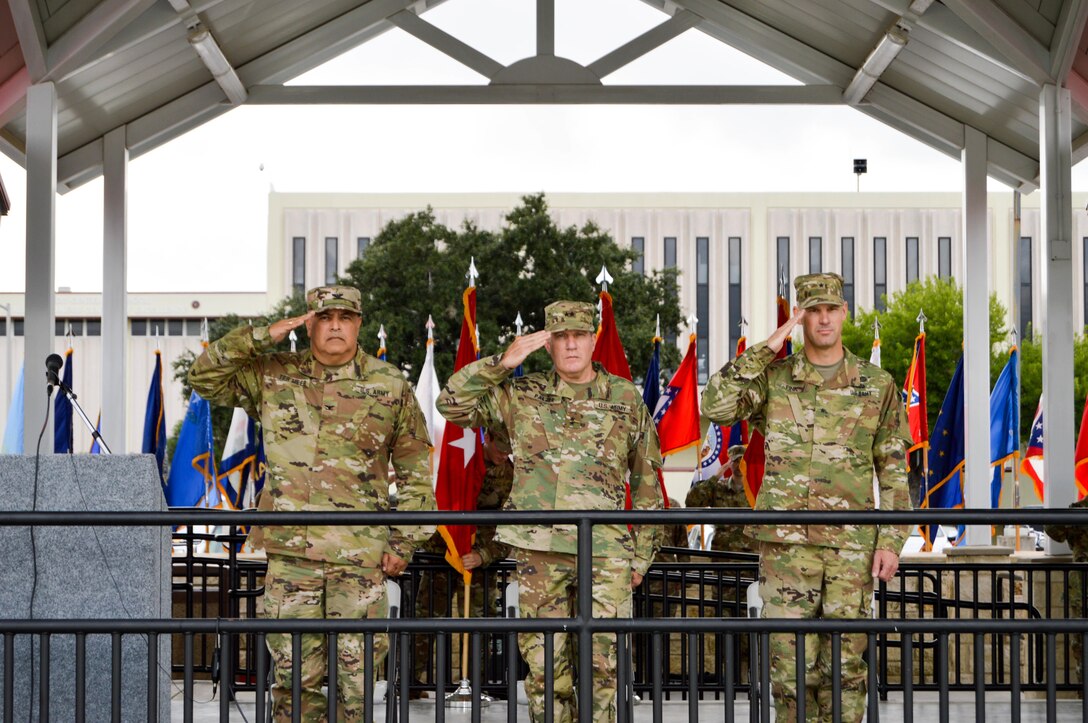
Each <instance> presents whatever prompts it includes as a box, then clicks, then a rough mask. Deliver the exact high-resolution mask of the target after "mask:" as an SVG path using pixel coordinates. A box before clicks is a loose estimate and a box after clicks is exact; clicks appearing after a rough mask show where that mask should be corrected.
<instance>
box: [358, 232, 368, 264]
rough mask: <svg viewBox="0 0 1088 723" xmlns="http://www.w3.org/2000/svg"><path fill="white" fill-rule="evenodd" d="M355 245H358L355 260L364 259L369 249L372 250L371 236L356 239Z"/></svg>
mask: <svg viewBox="0 0 1088 723" xmlns="http://www.w3.org/2000/svg"><path fill="white" fill-rule="evenodd" d="M355 244H356V251H355V258H357V259H361V258H363V254H365V253H366V250H367V249H368V248H370V237H369V236H360V237H359V238H357V239H355Z"/></svg>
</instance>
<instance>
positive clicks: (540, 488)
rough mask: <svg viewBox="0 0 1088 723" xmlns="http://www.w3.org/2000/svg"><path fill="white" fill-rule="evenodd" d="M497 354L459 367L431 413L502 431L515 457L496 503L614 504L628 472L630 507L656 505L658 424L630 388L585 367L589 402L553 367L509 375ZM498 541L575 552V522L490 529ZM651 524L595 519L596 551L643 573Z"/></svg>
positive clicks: (620, 504)
mask: <svg viewBox="0 0 1088 723" xmlns="http://www.w3.org/2000/svg"><path fill="white" fill-rule="evenodd" d="M500 359H501V356H499V355H496V356H492V357H487V358H485V359H481V360H479V361H476V362H473V363H472V364H469V365H467V366H465V367H464V368H463V369H461V370H460V371H458V372H457V373H456V374H454V375H453V376H452V377H450V380H449V382H448V383H447V384H446V388H445V389H443V391H442V394H440V395H439V397H438V409H439V411H440V412H442V415H443V416H444V417H445V418H446V419H448V420H449V421H451V422H453V423H454V424H458V425H461V426H463V427H500V428H503V429H505V430H506V432H507V434H508V436H509V438H510V443H511V445H512V448H513V454H514V481H513V487H512V489H511V492H510V498H509V499H508V500H507V502H506V505H505V507H504V508H503V509H507V510H622V509H624V502H625V497H626V494H625V484H624V482H625V480H626V478H627V474H628V472H630V486H631V500H632V504H633V506H634V507H635V508H636V509H646V510H652V509H661V508H662V507H663V506H664V505H663V498H662V496H661V487H660V485H659V484H658V481H657V470H658V469H659V468H660V466H661V453H660V451H659V448H658V441H657V430H656V429H655V428H654V424H653V419H652V418H651V416H650V413H649V411H647V409H646V405H645V404H644V403H643V401H642V394H641V392H640V391H639V389H638V388H637V387H635V385H634V384H632V383H631V382H629V381H627V380H626V379H623V378H622V377H617V376H613V375H611V374H609V373H608V372H606V371H605V370H604V368H603V367H601V366H600V365H599V364H594V368H595V369H596V371H597V376H596V378H595V380H594V382H593V383H592V385H591V386H590V387H589V398H588V399H583V400H575V399H574V390H573V389H571V387H570V386H569V385H568V384H567V383H566V382H564V381H563V380H562V379H561V378H560V377H559V375H558V374H557V373H556V372H555V371H554V370H552V371H550V372H543V373H536V374H529V375H526V376H523V377H513V376H511V375H512V374H513V372H512V371H511V370H508V369H506V368H505V367H504V366H503V365H502V364H501V363H500ZM497 537H498V539H499V540H501V541H502V542H506V543H508V544H510V545H513V546H515V547H520V548H523V549H528V550H542V551H550V552H558V553H565V554H575V553H577V551H578V550H577V539H578V535H577V528H576V527H575V526H574V525H552V526H543V527H535V526H522V525H503V526H500V527H499V530H498V535H497ZM656 538H657V535H656V531H655V530H654V529H653V527H649V526H648V527H646V528H644V529H642V530H641V534H640V529H639V528H638V527H636V528H634V530H632V531H629V530H628V529H627V526H626V525H594V527H593V554H594V556H595V557H618V558H626V559H630V560H632V563H631V567H632V569H633V570H635V571H636V572H638V573H641V574H645V572H646V570H647V569H649V567H650V563H651V561H652V560H653V558H654V552H655V551H656V549H657V546H658V543H657V539H656Z"/></svg>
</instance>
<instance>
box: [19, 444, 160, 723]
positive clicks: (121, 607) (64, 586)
mask: <svg viewBox="0 0 1088 723" xmlns="http://www.w3.org/2000/svg"><path fill="white" fill-rule="evenodd" d="M39 463H40V464H39V469H38V492H37V497H38V502H37V509H38V510H39V511H52V510H56V511H129V510H140V511H160V510H165V509H166V501H165V499H164V498H163V494H162V487H161V484H160V482H159V475H158V472H157V470H156V469H155V462H154V457H152V456H150V455H129V456H120V455H119V456H109V455H84V454H79V455H42V456H41V458H40V460H39ZM33 492H34V457H32V456H11V455H3V456H0V513H2V512H7V511H15V510H30V509H32V505H33ZM0 550H2V551H3V552H2V553H0V560H2V561H0V618H7V619H24V620H25V619H40V620H45V619H72V618H79V619H84V618H92V619H98V618H110V619H126V620H127V619H147V618H169V617H170V616H171V609H170V581H171V578H170V529H169V528H168V527H39V528H37V529H36V530H35V531H34V539H33V547H32V545H31V530H30V528H28V527H0ZM32 550H33V552H32ZM33 560H36V563H37V587H36V590H34V589H33V588H34V572H33V568H34V566H33V564H32V561H33ZM32 593H33V607H32V606H31V597H32ZM0 625H2V620H0ZM15 640H16V642H15V645H14V652H15V655H14V661H15V663H14V685H13V693H14V696H13V697H14V704H13V706H12V707H13V709H14V719H15V720H17V721H26V720H28V719H29V720H33V721H37V720H39V708H38V702H39V695H40V685H41V680H40V672H39V671H40V662H41V651H40V650H39V640H38V638H37V636H35V637H34V639H33V640H31V639H30V637H29V636H26V635H20V636H17V637H16V638H15ZM3 644H4V642H3V641H0V645H3ZM157 647H158V658H159V660H158V696H157V701H158V705H157V709H158V711H159V719H160V720H162V721H169V720H170V693H171V683H170V664H171V659H170V636H169V635H160V636H159V639H158V646H157ZM75 650H76V638H75V635H70V634H63V635H62V634H55V635H51V636H50V640H49V688H48V691H49V697H48V699H49V703H48V705H49V718H50V719H52V720H74V718H75V699H76V697H75V694H76V675H75V657H76V656H75ZM86 650H87V653H86V679H85V691H86V692H85V694H86V705H85V708H84V711H85V715H86V720H88V721H108V720H110V711H111V668H112V661H113V641H112V639H111V636H109V635H88V636H87V637H86ZM147 650H148V640H147V637H146V636H144V635H126V636H124V637H123V639H122V645H121V652H122V655H121V661H122V663H121V707H122V715H121V719H122V720H123V721H134V722H136V721H146V720H147V719H148V700H147V689H148V685H147V683H148V662H147V657H148V656H147ZM4 653H5V657H6V653H7V651H4ZM3 666H4V658H0V671H2V669H3ZM31 671H33V688H31V682H32V681H31ZM2 672H3V673H4V674H6V673H7V671H2ZM2 681H3V677H0V685H2ZM5 692H6V691H5ZM28 707H29V710H28ZM7 713H8V711H5V710H4V700H3V697H0V718H2V717H3V716H4V715H6V714H7ZM28 716H29V718H28Z"/></svg>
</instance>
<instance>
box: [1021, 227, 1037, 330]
mask: <svg viewBox="0 0 1088 723" xmlns="http://www.w3.org/2000/svg"><path fill="white" fill-rule="evenodd" d="M1031 319H1032V316H1031V236H1021V237H1020V338H1021V339H1031V338H1032V336H1034V334H1035V329H1034V328H1033V327H1032V324H1031Z"/></svg>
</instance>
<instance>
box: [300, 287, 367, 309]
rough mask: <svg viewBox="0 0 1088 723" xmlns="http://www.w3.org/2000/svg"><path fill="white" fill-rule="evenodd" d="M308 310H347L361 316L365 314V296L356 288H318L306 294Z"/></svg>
mask: <svg viewBox="0 0 1088 723" xmlns="http://www.w3.org/2000/svg"><path fill="white" fill-rule="evenodd" d="M306 308H308V309H310V310H311V311H321V310H322V309H347V310H348V311H354V312H355V313H356V314H359V315H360V316H361V315H362V313H363V296H362V294H360V293H359V290H358V289H356V288H355V287H354V286H318V287H317V288H316V289H310V290H309V291H307V292H306Z"/></svg>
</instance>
